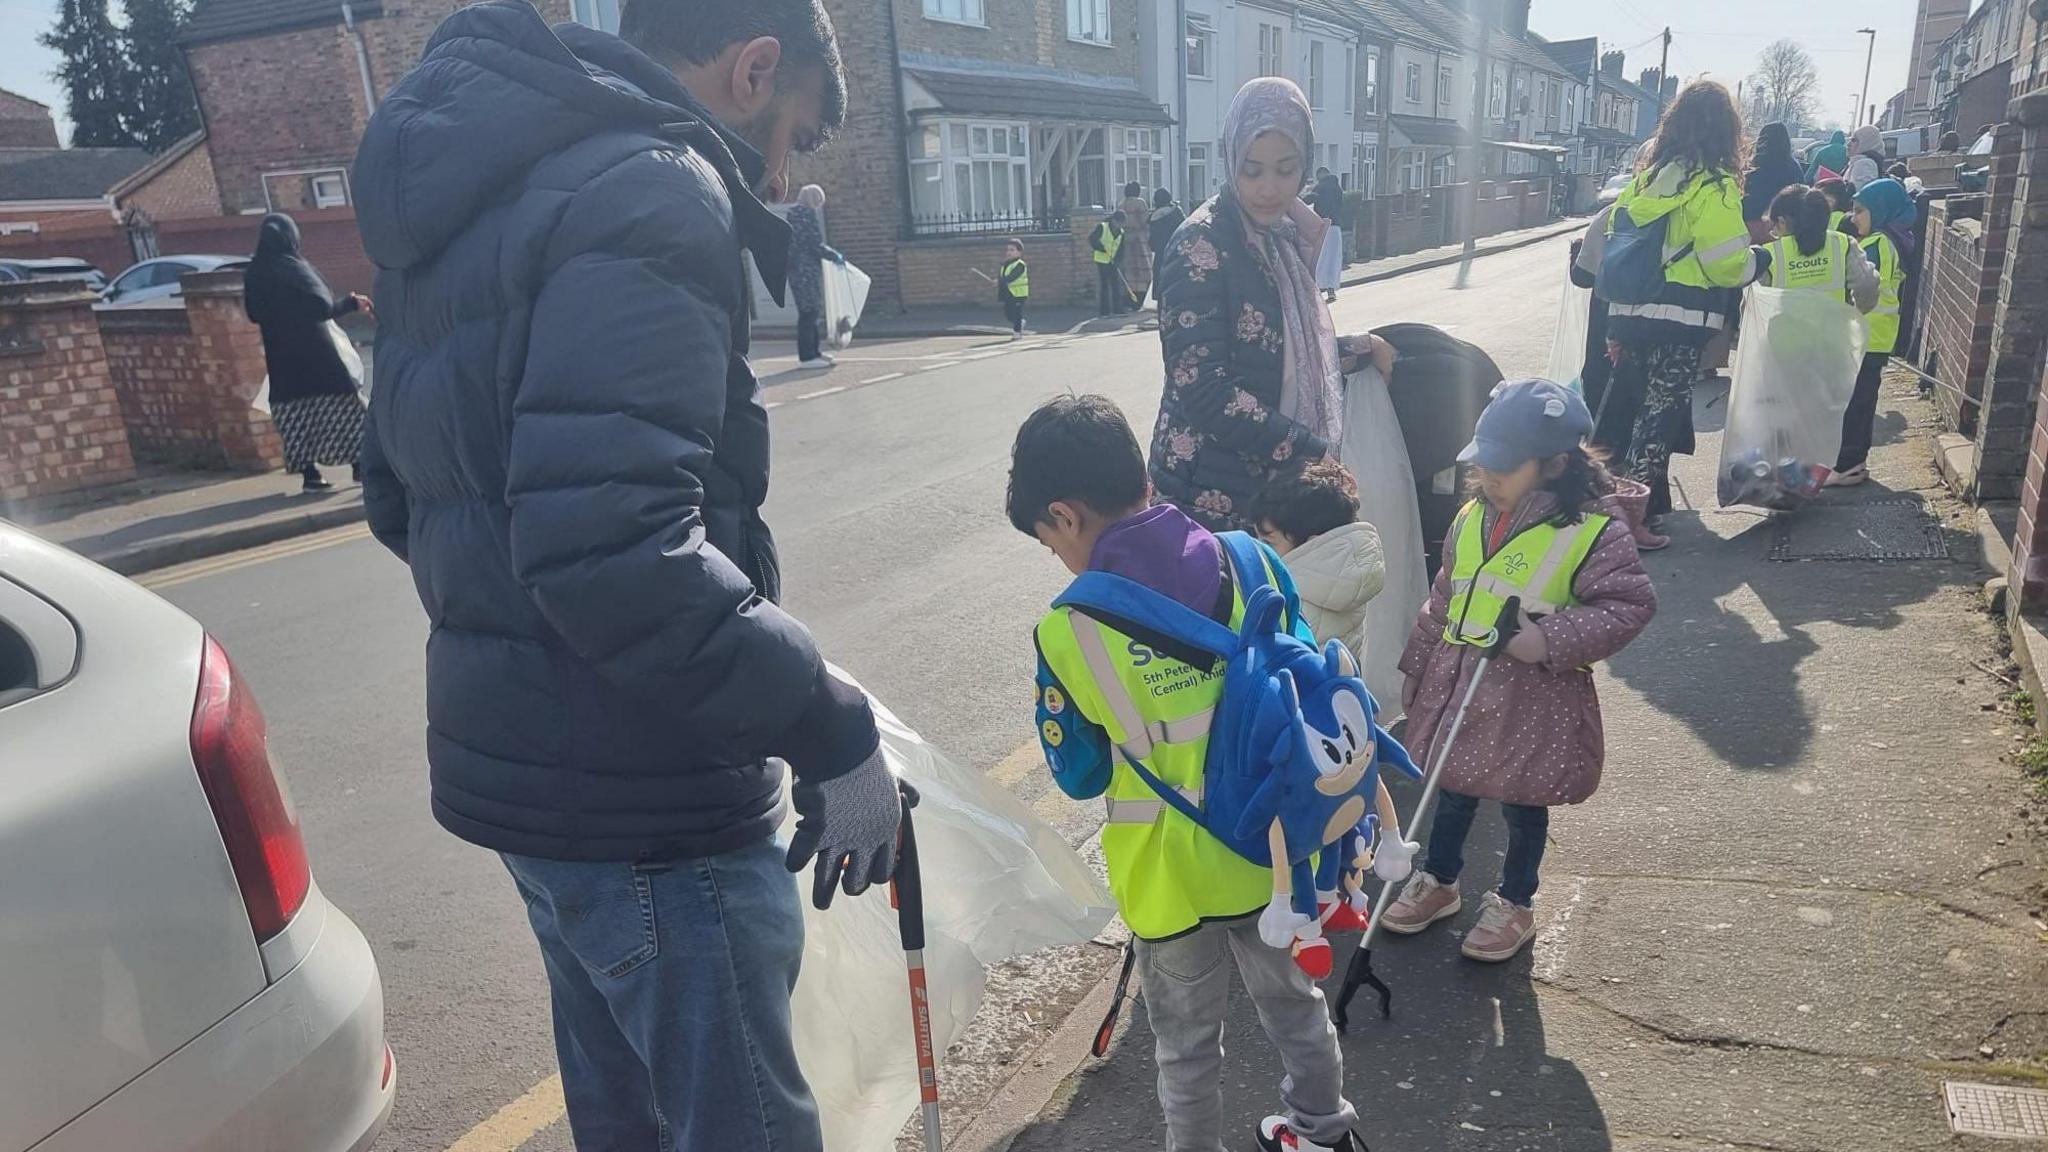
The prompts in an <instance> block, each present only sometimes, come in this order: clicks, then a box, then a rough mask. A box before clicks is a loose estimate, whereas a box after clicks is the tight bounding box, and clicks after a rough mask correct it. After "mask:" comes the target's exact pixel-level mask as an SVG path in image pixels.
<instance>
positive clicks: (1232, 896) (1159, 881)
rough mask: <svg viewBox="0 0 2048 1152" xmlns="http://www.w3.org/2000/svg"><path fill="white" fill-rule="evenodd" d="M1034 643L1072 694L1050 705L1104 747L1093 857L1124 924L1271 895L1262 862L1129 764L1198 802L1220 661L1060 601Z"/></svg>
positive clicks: (1222, 913) (1174, 926)
mask: <svg viewBox="0 0 2048 1152" xmlns="http://www.w3.org/2000/svg"><path fill="white" fill-rule="evenodd" d="M1268 567H1269V568H1270V562H1269V564H1268ZM1274 583H1276V584H1277V579H1275V580H1274ZM1243 621H1244V594H1243V593H1242V591H1233V593H1232V598H1231V605H1230V626H1231V627H1232V628H1233V629H1235V628H1237V627H1239V626H1240V625H1241V624H1242V623H1243ZM1038 650H1039V653H1040V655H1042V656H1043V657H1044V659H1045V663H1046V666H1047V667H1048V668H1050V669H1051V670H1052V673H1053V675H1054V676H1055V677H1057V678H1058V679H1059V682H1060V683H1061V684H1063V685H1065V686H1066V689H1067V692H1068V693H1069V694H1070V695H1071V696H1072V699H1070V700H1063V701H1058V702H1057V703H1058V704H1059V705H1060V707H1072V708H1079V709H1080V711H1081V715H1082V717H1084V718H1085V719H1087V720H1088V721H1090V722H1091V723H1094V724H1095V725H1097V726H1098V727H1100V728H1102V729H1103V730H1104V731H1106V732H1107V733H1108V734H1109V739H1110V743H1111V744H1112V745H1114V747H1115V752H1114V753H1113V754H1112V756H1113V760H1114V767H1113V768H1112V769H1111V774H1110V779H1109V788H1108V789H1107V790H1106V791H1105V792H1104V793H1103V796H1104V799H1105V800H1106V801H1107V803H1108V808H1109V812H1108V818H1107V821H1106V822H1105V823H1104V824H1103V827H1102V855H1103V858H1104V861H1105V863H1107V864H1108V866H1109V891H1110V894H1111V895H1113V896H1115V897H1116V905H1117V909H1118V910H1119V911H1120V912H1122V914H1123V918H1124V923H1126V924H1128V925H1130V928H1131V931H1132V932H1134V933H1136V934H1137V936H1138V937H1139V938H1140V939H1143V940H1165V939H1168V938H1171V937H1174V936H1178V935H1180V934H1181V933H1184V932H1188V931H1191V930H1193V929H1194V928H1197V927H1199V926H1200V925H1201V923H1202V922H1203V921H1204V920H1224V919H1234V918H1236V917H1239V916H1246V915H1249V914H1251V913H1254V912H1257V911H1259V910H1260V909H1262V908H1264V907H1265V906H1266V902H1267V901H1268V900H1270V899H1271V898H1272V896H1273V870H1272V869H1270V868H1265V867H1262V866H1260V865H1257V864H1254V863H1252V862H1251V861H1249V860H1247V859H1245V858H1244V857H1242V856H1239V855H1238V854H1237V853H1235V852H1233V851H1231V850H1230V849H1229V848H1228V847H1226V846H1225V845H1224V843H1223V841H1221V840H1218V839H1217V838H1216V837H1214V836H1212V835H1210V834H1209V832H1208V830H1207V829H1204V828H1203V827H1202V826H1201V825H1199V824H1196V823H1195V822H1194V821H1192V820H1190V819H1188V818H1187V817H1186V816H1183V815H1182V814H1181V813H1180V812H1179V811H1178V810H1176V809H1174V808H1172V807H1170V806H1169V805H1168V804H1167V803H1166V802H1165V801H1163V800H1161V799H1160V798H1159V794H1158V793H1157V792H1154V791H1153V790H1152V787H1151V786H1150V785H1148V784H1146V783H1145V781H1143V780H1142V779H1140V778H1139V777H1138V774H1137V773H1136V772H1133V771H1132V770H1131V767H1130V761H1131V760H1133V759H1136V760H1139V761H1142V762H1143V763H1144V765H1145V767H1146V769H1147V770H1149V771H1150V772H1151V773H1152V774H1153V775H1155V776H1157V777H1159V779H1160V780H1161V781H1163V782H1164V783H1166V784H1169V785H1171V786H1172V787H1174V788H1177V789H1179V790H1180V793H1181V795H1183V796H1185V797H1187V799H1188V801H1189V802H1190V803H1193V804H1195V805H1197V806H1199V805H1200V804H1201V802H1202V769H1203V766H1204V764H1205V762H1206V761H1207V759H1208V754H1209V725H1210V722H1211V721H1212V720H1213V719H1214V716H1215V710H1216V706H1217V705H1218V704H1219V703H1221V702H1222V700H1223V669H1222V666H1221V665H1220V664H1218V665H1216V666H1214V667H1212V668H1197V667H1194V666H1192V665H1189V664H1185V663H1183V662H1181V661H1179V660H1176V659H1174V658H1173V657H1171V656H1167V655H1165V654H1163V653H1160V652H1158V651H1155V650H1154V649H1152V648H1149V647H1147V646H1145V645H1144V644H1141V643H1139V642H1138V641H1136V640H1133V639H1131V638H1130V637H1128V636H1126V635H1124V634H1123V633H1121V632H1118V631H1117V630H1116V629H1114V628H1111V627H1109V626H1108V625H1106V624H1102V623H1100V622H1098V621H1096V620H1095V619H1093V618H1092V617H1089V616H1086V615H1083V614H1082V613H1079V612H1076V611H1075V610H1073V609H1072V608H1055V609H1053V610H1052V612H1051V613H1050V614H1049V615H1047V616H1046V617H1045V619H1043V620H1041V621H1039V624H1038ZM1053 703H1054V702H1053V701H1048V702H1047V704H1048V707H1050V706H1051V704H1053ZM1051 710H1052V711H1053V712H1055V713H1057V712H1058V711H1059V708H1052V709H1051Z"/></svg>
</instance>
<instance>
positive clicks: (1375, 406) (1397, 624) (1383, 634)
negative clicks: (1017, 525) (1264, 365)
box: [1338, 367, 1470, 725]
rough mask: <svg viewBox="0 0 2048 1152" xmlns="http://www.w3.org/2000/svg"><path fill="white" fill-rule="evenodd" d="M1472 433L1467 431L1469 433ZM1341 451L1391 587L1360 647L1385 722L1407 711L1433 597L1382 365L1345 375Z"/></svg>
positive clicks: (1373, 605)
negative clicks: (1417, 640) (1412, 644)
mask: <svg viewBox="0 0 2048 1152" xmlns="http://www.w3.org/2000/svg"><path fill="white" fill-rule="evenodd" d="M1465 434H1466V435H1470V432H1469V431H1468V432H1467V433H1465ZM1338 457H1339V460H1340V462H1341V463H1342V464H1343V465H1344V467H1346V468H1348V469H1350V471H1351V478H1352V479H1353V480H1355V481H1357V482H1358V518H1359V519H1360V520H1363V521H1365V522H1366V523H1367V524H1370V525H1372V526H1373V529H1374V530H1375V531H1377V532H1378V533H1379V534H1380V552H1381V555H1382V556H1383V557H1384V559H1385V563H1386V568H1387V583H1386V587H1384V588H1382V589H1380V594H1379V595H1377V596H1375V597H1373V598H1372V599H1371V600H1369V601H1367V602H1366V605H1365V651H1363V652H1360V653H1357V656H1358V663H1359V664H1360V666H1361V667H1362V668H1363V669H1364V673H1365V675H1364V680H1365V687H1366V691H1368V692H1371V693H1372V698H1373V702H1374V703H1376V704H1378V705H1379V706H1380V717H1379V721H1380V723H1381V724H1383V725H1384V724H1392V723H1393V722H1394V721H1395V720H1397V719H1399V718H1400V716H1401V670H1400V668H1399V667H1397V665H1398V664H1399V663H1400V660H1401V650H1402V649H1403V648H1405V647H1407V645H1408V632H1409V630H1410V629H1411V628H1413V627H1414V626H1415V615H1416V613H1418V612H1420V611H1422V603H1423V601H1425V600H1427V599H1428V598H1429V577H1428V575H1427V573H1426V564H1427V561H1426V557H1425V550H1424V548H1423V539H1422V512H1421V508H1420V505H1419V503H1418V502H1417V499H1416V493H1415V473H1414V470H1413V468H1412V467H1411V466H1410V464H1409V460H1408V445H1407V442H1406V441H1405V440H1404V439H1403V438H1402V429H1401V421H1400V419H1399V417H1397V416H1396V415H1395V411H1394V401H1393V398H1392V396H1391V395H1389V394H1388V391H1387V382H1386V380H1385V379H1384V378H1383V377H1381V376H1380V374H1379V370H1378V369H1376V368H1372V367H1367V368H1364V369H1361V370H1360V371H1357V372H1354V373H1352V374H1351V375H1349V376H1346V377H1345V378H1344V439H1343V441H1342V443H1341V444H1340V445H1339V446H1338Z"/></svg>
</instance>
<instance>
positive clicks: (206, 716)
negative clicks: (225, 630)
mask: <svg viewBox="0 0 2048 1152" xmlns="http://www.w3.org/2000/svg"><path fill="white" fill-rule="evenodd" d="M192 762H193V763H194V764H196V765H197V766H198V768H199V783H200V784H201V786H203V787H204V788H205V789H206V800H207V803H209V804H211V805H212V806H213V819H214V822H215V823H216V824H218V825H220V838H221V840H222V841H223V842H224V843H225V844H226V845H227V850H228V862H229V863H230V864H232V865H233V866H234V869H235V883H236V884H238V885H239V886H240V887H241V889H242V904H243V906H244V907H246V908H247V909H248V911H249V926H250V927H251V928H253V929H255V931H256V942H257V943H259V944H261V943H263V942H264V941H266V940H269V939H270V938H271V937H273V936H275V935H277V934H278V933H279V932H282V931H284V927H285V925H287V924H289V923H291V919H292V917H293V916H295V915H297V914H298V911H299V906H300V905H301V904H304V903H305V901H306V892H307V890H308V889H309V888H311V887H312V884H313V873H312V869H311V868H310V867H309V866H308V865H307V863H306V842H305V840H304V839H303V838H302V837H300V835H299V817H298V813H296V812H294V811H293V810H292V802H291V797H290V795H289V794H288V793H286V791H285V787H284V781H282V780H280V779H278V776H277V773H276V772H275V771H274V770H272V768H271V767H270V752H269V750H268V749H267V748H266V747H265V742H264V730H263V710H262V709H261V708H258V707H257V706H256V697H255V695H254V694H252V693H251V692H250V691H249V686H248V685H246V684H243V683H242V682H241V681H240V678H239V677H237V676H236V674H235V666H234V665H233V664H231V663H229V662H228V654H227V652H226V650H224V649H223V648H221V646H220V644H219V643H218V642H217V641H215V640H214V638H213V637H211V636H208V637H207V638H206V649H205V653H204V655H203V656H202V657H201V659H200V662H199V699H198V701H197V702H196V703H194V704H193V706H192Z"/></svg>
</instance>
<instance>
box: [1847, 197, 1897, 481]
mask: <svg viewBox="0 0 2048 1152" xmlns="http://www.w3.org/2000/svg"><path fill="white" fill-rule="evenodd" d="M1918 219H1919V208H1918V206H1917V205H1915V204H1914V203H1913V197H1912V194H1911V193H1909V192H1907V191H1906V186H1905V185H1903V184H1901V183H1899V182H1898V181H1897V180H1889V179H1887V180H1873V181H1871V182H1870V183H1868V184H1865V185H1864V186H1863V187H1862V188H1861V189H1859V190H1858V191H1857V193H1856V207H1855V209H1854V211H1853V213H1852V214H1851V216H1850V221H1851V222H1852V223H1853V225H1854V227H1855V229H1856V235H1857V236H1858V237H1859V238H1860V239H1859V240H1858V241H1857V243H1859V244H1861V245H1862V246H1863V254H1864V255H1865V256H1866V257H1868V258H1869V260H1870V266H1871V267H1872V268H1874V269H1876V270H1877V283H1878V299H1877V307H1876V308H1875V309H1874V310H1873V311H1872V312H1871V313H1870V346H1869V348H1867V349H1866V350H1865V351H1864V353H1863V370H1862V371H1861V372H1859V373H1857V374H1856V392H1855V394H1854V395H1853V396H1851V397H1850V398H1849V407H1848V409H1847V410H1846V411H1844V412H1843V413H1842V455H1841V457H1840V458H1839V459H1838V460H1836V461H1835V473H1834V475H1832V476H1830V477H1828V481H1827V482H1828V484H1829V485H1831V486H1832V485H1846V484H1861V483H1863V481H1864V480H1865V479H1867V478H1868V477H1867V474H1866V472H1865V471H1864V462H1865V461H1867V460H1868V459H1869V458H1870V440H1871V434H1872V431H1873V425H1874V424H1875V423H1876V421H1877V392H1878V388H1879V387H1880V386H1881V385H1882V384H1883V383H1884V366H1885V364H1886V363H1887V362H1889V361H1890V360H1891V358H1892V352H1893V351H1894V350H1895V349H1897V347H1898V344H1899V309H1900V306H1901V304H1902V302H1903V301H1904V299H1905V294H1906V270H1907V269H1908V268H1909V267H1911V266H1912V262H1913V226H1914V224H1915V223H1916V222H1917V221H1918Z"/></svg>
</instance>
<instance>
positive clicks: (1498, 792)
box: [1400, 492, 1657, 807]
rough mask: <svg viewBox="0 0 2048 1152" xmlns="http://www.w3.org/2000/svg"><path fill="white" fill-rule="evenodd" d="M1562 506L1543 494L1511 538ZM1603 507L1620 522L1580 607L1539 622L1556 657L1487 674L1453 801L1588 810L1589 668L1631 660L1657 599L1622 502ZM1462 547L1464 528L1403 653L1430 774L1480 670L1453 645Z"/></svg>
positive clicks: (1522, 513) (1589, 569)
mask: <svg viewBox="0 0 2048 1152" xmlns="http://www.w3.org/2000/svg"><path fill="white" fill-rule="evenodd" d="M1556 507H1557V502H1556V498H1555V497H1554V496H1552V495H1551V494H1550V493H1548V492H1537V493H1535V494H1533V495H1531V496H1530V497H1529V498H1528V499H1527V500H1525V501H1523V503H1522V506H1521V507H1520V508H1517V509H1516V510H1515V524H1514V525H1513V527H1512V529H1511V531H1519V530H1520V529H1521V528H1522V526H1524V525H1526V524H1532V523H1535V522H1537V521H1539V520H1541V519H1542V518H1544V517H1546V516H1548V515H1550V514H1551V513H1552V512H1553V511H1554V510H1555V509H1556ZM1595 507H1596V508H1597V510H1598V511H1601V512H1604V513H1606V514H1608V515H1610V516H1613V517H1615V519H1614V520H1613V521H1612V522H1610V523H1609V524H1608V525H1607V527H1606V528H1605V529H1604V530H1603V531H1602V532H1601V533H1600V538H1599V540H1598V542H1596V543H1595V544H1594V546H1593V551H1592V554H1591V555H1589V556H1588V557H1587V558H1586V562H1585V564H1583V565H1581V566H1580V568H1579V573H1578V576H1577V578H1576V579H1575V580H1574V581H1573V582H1572V591H1573V594H1574V595H1575V596H1576V597H1577V599H1578V601H1579V603H1578V604H1576V605H1574V606H1573V607H1570V608H1567V609H1565V610H1564V611H1562V612H1558V613H1556V614H1554V615H1551V616H1548V617H1545V618H1544V619H1543V620H1541V621H1540V622H1539V623H1538V625H1537V626H1538V627H1540V628H1541V629H1542V630H1543V637H1544V640H1545V641H1546V642H1547V643H1548V645H1549V648H1550V655H1549V658H1548V660H1546V661H1545V662H1544V663H1543V664H1524V663H1522V662H1521V661H1519V660H1516V659H1515V658H1514V657H1512V656H1509V655H1507V654H1505V653H1503V654H1502V655H1501V656H1500V657H1499V658H1497V659H1496V660H1494V662H1493V665H1492V667H1490V668H1488V669H1487V672H1486V678H1485V680H1484V681H1482V682H1481V683H1480V686H1479V692H1478V694H1477V695H1475V696H1474V697H1473V698H1472V707H1471V709H1470V710H1469V711H1468V712H1467V713H1466V716H1465V724H1464V727H1463V729H1461V730H1460V732H1459V733H1458V740H1457V743H1456V745H1455V746H1453V747H1452V748H1451V752H1450V759H1449V760H1448V761H1447V762H1446V763H1445V765H1444V776H1443V786H1444V787H1445V788H1447V789H1449V790H1450V791H1453V792H1460V793H1463V794H1465V795H1467V796H1478V797H1481V798H1483V799H1488V800H1500V801H1505V802H1507V803H1510V804H1529V805H1540V806H1543V807H1548V806H1550V805H1553V804H1577V803H1579V802H1580V801H1582V800H1584V799H1586V798H1587V797H1588V796H1591V795H1592V794H1593V790H1594V789H1595V788H1597V787H1599V785H1600V768H1601V763H1602V758H1603V755H1604V748H1603V736H1602V730H1601V724H1600V697H1599V694H1598V693H1597V692H1596V691H1595V690H1594V688H1593V674H1592V672H1590V671H1589V670H1588V668H1589V667H1590V666H1591V665H1592V664H1594V663H1595V662H1597V661H1600V660H1605V659H1606V658H1607V657H1609V656H1612V655H1614V654H1615V653H1616V652H1619V651H1621V650H1622V649H1623V648H1624V647H1626V646H1627V645H1628V642H1629V641H1631V640H1633V639H1635V637H1636V634H1637V633H1638V632H1641V631H1642V630H1643V629H1644V628H1645V627H1646V626H1648V625H1649V623H1650V618H1651V617H1652V616H1654V615H1656V613H1657V593H1656V590H1655V589H1653V588H1652V587H1651V586H1650V575H1649V573H1648V572H1646V571H1644V570H1643V565H1642V561H1641V559H1640V558H1638V557H1637V555H1636V546H1635V541H1634V540H1633V539H1631V538H1630V530H1629V526H1628V524H1627V522H1626V521H1625V520H1624V519H1623V518H1622V515H1621V508H1620V507H1619V506H1618V505H1617V504H1615V503H1614V502H1613V498H1612V497H1608V498H1605V499H1603V500H1602V501H1601V502H1600V503H1599V504H1598V505H1596V506H1595ZM1498 515H1499V514H1498V513H1496V512H1494V511H1493V510H1492V509H1490V508H1489V509H1486V510H1485V517H1486V519H1485V521H1484V523H1483V525H1482V527H1483V528H1484V529H1486V531H1487V532H1488V533H1491V531H1492V529H1493V526H1494V522H1495V518H1496V517H1497V516H1498ZM1456 546H1457V529H1456V526H1455V525H1454V526H1453V527H1452V530H1451V532H1450V534H1449V535H1448V536H1447V538H1446V539H1445V540H1444V561H1443V568H1442V569H1441V570H1440V571H1438V572H1437V576H1436V584H1435V586H1434V587H1432V588H1431V589H1430V594H1429V602H1428V603H1426V604H1424V605H1423V608H1422V613H1421V615H1420V616H1418V617H1417V618H1416V620H1415V630H1414V632H1413V633H1411V634H1410V635H1409V638H1408V647H1407V649H1406V650H1405V651H1403V652H1402V654H1401V665H1400V667H1401V671H1402V673H1404V674H1405V675H1406V677H1407V681H1406V684H1405V686H1404V689H1403V695H1404V696H1405V697H1407V698H1408V699H1409V700H1410V701H1411V702H1410V703H1409V705H1408V731H1407V735H1406V742H1407V745H1408V749H1409V751H1410V752H1412V753H1413V754H1414V756H1415V761H1416V763H1418V764H1424V765H1427V764H1428V763H1430V760H1431V758H1433V757H1434V756H1435V755H1436V742H1437V740H1438V739H1439V738H1440V737H1441V736H1442V735H1444V734H1445V733H1446V731H1447V730H1448V728H1449V726H1450V720H1451V713H1452V712H1453V711H1454V710H1455V709H1456V708H1457V706H1458V702H1459V701H1460V700H1462V699H1464V696H1465V691H1466V688H1467V687H1468V685H1469V683H1470V678H1471V676H1472V674H1473V672H1474V670H1476V669H1477V668H1478V666H1479V656H1480V650H1479V649H1477V648H1474V647H1472V646H1470V645H1464V644H1446V643H1444V640H1443V634H1444V628H1445V625H1446V621H1447V619H1448V610H1449V603H1450V579H1451V570H1452V567H1453V566H1454V565H1455V564H1456V562H1457V558H1456Z"/></svg>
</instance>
